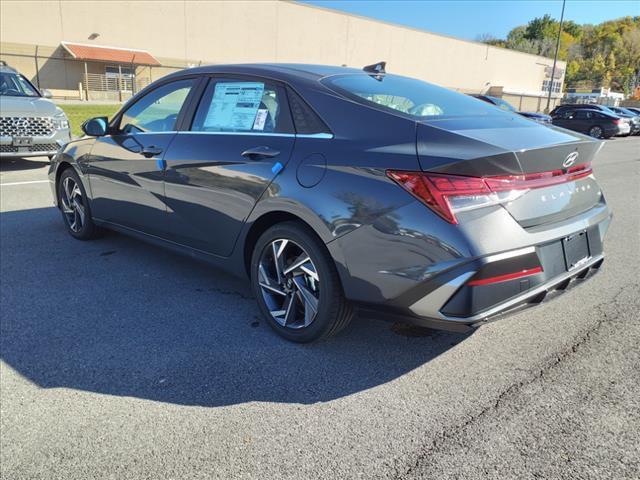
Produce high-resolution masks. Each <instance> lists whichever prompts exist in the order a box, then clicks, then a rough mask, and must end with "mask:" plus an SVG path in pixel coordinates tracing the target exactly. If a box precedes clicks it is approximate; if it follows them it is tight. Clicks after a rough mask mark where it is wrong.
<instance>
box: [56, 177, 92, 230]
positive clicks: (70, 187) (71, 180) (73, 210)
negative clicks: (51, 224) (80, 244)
mask: <svg viewBox="0 0 640 480" xmlns="http://www.w3.org/2000/svg"><path fill="white" fill-rule="evenodd" d="M57 190H58V207H59V208H60V212H61V213H62V218H63V220H64V223H65V225H66V226H67V231H68V232H69V233H70V234H71V236H72V237H74V238H77V239H78V240H90V239H92V238H95V237H97V236H98V235H99V233H100V231H99V228H98V227H97V225H96V224H95V223H93V219H92V218H91V209H90V206H89V200H88V198H87V193H86V192H85V189H84V187H83V186H82V182H81V181H80V177H78V174H77V173H76V172H75V170H74V169H73V168H72V167H69V168H67V169H66V170H65V171H63V172H62V175H60V179H59V180H58V187H57Z"/></svg>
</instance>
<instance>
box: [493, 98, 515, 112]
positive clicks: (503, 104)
mask: <svg viewBox="0 0 640 480" xmlns="http://www.w3.org/2000/svg"><path fill="white" fill-rule="evenodd" d="M489 98H491V100H492V101H493V103H494V104H495V105H496V106H497V107H500V108H501V109H502V110H506V111H507V112H515V111H516V109H515V108H513V106H512V105H511V104H510V103H509V102H507V101H506V100H503V99H501V98H498V97H489Z"/></svg>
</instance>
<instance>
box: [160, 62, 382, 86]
mask: <svg viewBox="0 0 640 480" xmlns="http://www.w3.org/2000/svg"><path fill="white" fill-rule="evenodd" d="M215 73H223V74H236V75H256V76H261V77H265V78H270V79H273V80H280V81H283V82H295V81H304V80H306V81H318V80H320V79H321V78H324V77H328V76H331V75H341V74H362V75H368V74H369V75H370V73H367V72H365V71H363V70H362V69H359V68H350V67H340V66H332V65H313V64H306V63H240V64H224V65H203V66H201V67H193V68H187V69H185V70H180V71H179V72H175V73H172V74H171V75H168V76H167V77H172V78H176V77H181V76H184V75H193V74H200V75H206V74H215Z"/></svg>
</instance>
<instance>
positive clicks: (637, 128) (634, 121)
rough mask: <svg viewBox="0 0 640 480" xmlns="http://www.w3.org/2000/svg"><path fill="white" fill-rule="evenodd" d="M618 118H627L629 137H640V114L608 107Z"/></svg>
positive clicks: (625, 109)
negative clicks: (629, 128) (629, 130)
mask: <svg viewBox="0 0 640 480" xmlns="http://www.w3.org/2000/svg"><path fill="white" fill-rule="evenodd" d="M609 108H610V109H611V110H613V111H614V112H615V113H616V114H617V115H618V116H619V117H621V118H628V119H629V126H630V127H631V135H640V113H637V112H634V111H633V110H630V109H628V108H624V107H609Z"/></svg>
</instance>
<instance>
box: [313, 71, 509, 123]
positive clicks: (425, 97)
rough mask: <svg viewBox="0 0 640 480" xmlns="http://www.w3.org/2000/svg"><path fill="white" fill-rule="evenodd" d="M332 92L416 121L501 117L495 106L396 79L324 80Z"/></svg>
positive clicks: (345, 77) (353, 77)
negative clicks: (444, 118)
mask: <svg viewBox="0 0 640 480" xmlns="http://www.w3.org/2000/svg"><path fill="white" fill-rule="evenodd" d="M322 82H323V83H324V84H325V85H327V86H328V87H329V88H331V89H332V90H335V91H336V92H338V93H340V94H342V95H344V96H346V97H348V98H351V99H352V100H355V101H357V102H359V103H362V104H364V105H370V106H373V107H376V108H379V109H380V110H386V111H390V112H393V113H401V114H403V115H406V116H409V117H411V118H413V119H415V120H423V119H429V118H438V117H445V116H446V117H451V116H489V115H494V116H495V115H504V112H503V111H501V110H500V109H499V108H496V107H495V105H491V104H489V103H486V102H484V101H482V100H478V99H476V98H473V97H469V96H467V95H463V94H461V93H457V92H454V91H452V90H448V89H446V88H442V87H437V86H435V85H431V84H430V83H426V82H423V81H421V80H416V79H414V78H408V77H401V76H398V75H380V76H376V75H367V74H347V75H335V76H331V77H327V78H324V79H323V80H322Z"/></svg>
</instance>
